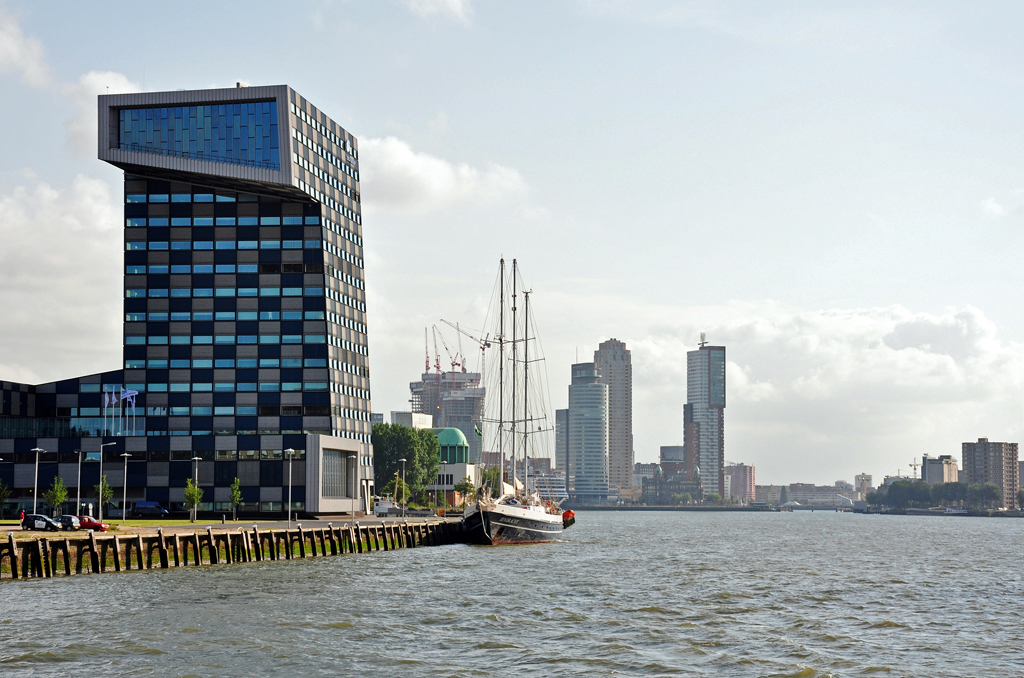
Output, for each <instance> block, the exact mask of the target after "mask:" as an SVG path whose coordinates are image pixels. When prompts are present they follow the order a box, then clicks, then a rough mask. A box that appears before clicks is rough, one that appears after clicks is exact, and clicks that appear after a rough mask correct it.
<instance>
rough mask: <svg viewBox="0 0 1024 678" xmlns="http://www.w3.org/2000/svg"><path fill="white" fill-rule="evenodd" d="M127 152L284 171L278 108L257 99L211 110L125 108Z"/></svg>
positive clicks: (121, 127)
mask: <svg viewBox="0 0 1024 678" xmlns="http://www.w3.org/2000/svg"><path fill="white" fill-rule="evenodd" d="M119 115H120V120H119V126H118V132H119V137H120V142H119V143H120V147H121V148H122V149H125V150H132V151H142V152H144V153H157V154H160V155H173V156H175V157H178V158H195V159H196V160H210V161H213V162H226V163H231V164H235V165H247V166H250V167H266V168H270V169H280V167H281V155H280V148H279V140H278V133H277V106H276V105H275V104H274V102H273V101H256V102H245V103H236V104H214V105H207V106H170V107H159V108H122V109H121V110H120V111H119Z"/></svg>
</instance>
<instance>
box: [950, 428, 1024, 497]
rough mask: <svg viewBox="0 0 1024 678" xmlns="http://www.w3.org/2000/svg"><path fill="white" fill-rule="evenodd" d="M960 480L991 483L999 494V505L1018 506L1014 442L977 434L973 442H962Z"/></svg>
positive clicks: (1016, 460) (972, 482) (1015, 444)
mask: <svg viewBox="0 0 1024 678" xmlns="http://www.w3.org/2000/svg"><path fill="white" fill-rule="evenodd" d="M962 455H963V456H962V461H963V474H962V478H961V479H962V481H963V482H965V483H968V484H971V485H973V484H976V483H977V484H985V483H993V484H994V485H996V486H997V487H999V490H1000V492H1001V494H1002V503H1001V504H1000V505H1001V506H1002V507H1004V508H1007V509H1011V510H1012V509H1015V508H1017V487H1018V485H1019V476H1018V475H1017V474H1018V472H1019V466H1018V463H1019V460H1018V458H1017V443H994V442H989V440H988V438H978V442H976V443H963V446H962Z"/></svg>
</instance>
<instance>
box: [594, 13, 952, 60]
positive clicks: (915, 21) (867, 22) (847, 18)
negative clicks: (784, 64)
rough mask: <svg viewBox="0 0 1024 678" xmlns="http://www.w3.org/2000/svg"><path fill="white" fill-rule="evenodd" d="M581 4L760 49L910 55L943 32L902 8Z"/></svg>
mask: <svg viewBox="0 0 1024 678" xmlns="http://www.w3.org/2000/svg"><path fill="white" fill-rule="evenodd" d="M580 2H581V4H582V5H583V7H584V8H585V9H586V10H588V11H590V12H592V13H595V14H598V15H603V16H611V17H613V18H614V19H616V20H620V21H630V22H635V23H645V24H654V25H660V26H677V27H682V28H701V29H705V30H708V31H712V32H715V33H719V34H722V35H727V36H729V37H731V38H735V39H737V40H743V41H748V42H755V43H761V44H770V45H782V46H796V45H810V46H820V47H826V48H838V49H841V50H844V51H850V52H892V51H902V50H906V49H908V48H909V47H910V46H912V45H913V44H915V43H916V42H917V41H918V40H919V39H920V38H921V37H922V36H925V35H936V34H938V33H939V32H940V31H941V30H942V29H943V27H944V26H943V21H942V19H941V18H940V17H938V16H937V15H935V14H934V13H926V12H921V11H918V10H916V9H915V8H912V7H904V6H899V7H894V6H884V5H881V6H871V5H867V4H860V5H857V4H854V5H850V6H847V7H844V6H833V5H810V6H800V7H794V6H792V5H787V4H785V3H764V4H763V5H761V6H751V5H749V4H748V5H738V4H736V3H732V4H730V3H719V2H710V1H708V0H642V1H641V0H580Z"/></svg>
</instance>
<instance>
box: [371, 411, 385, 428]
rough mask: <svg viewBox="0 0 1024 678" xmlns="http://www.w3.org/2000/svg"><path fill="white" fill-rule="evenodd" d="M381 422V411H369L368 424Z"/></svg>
mask: <svg viewBox="0 0 1024 678" xmlns="http://www.w3.org/2000/svg"><path fill="white" fill-rule="evenodd" d="M383 423H384V413H383V412H371V413H370V426H373V425H374V424H383Z"/></svg>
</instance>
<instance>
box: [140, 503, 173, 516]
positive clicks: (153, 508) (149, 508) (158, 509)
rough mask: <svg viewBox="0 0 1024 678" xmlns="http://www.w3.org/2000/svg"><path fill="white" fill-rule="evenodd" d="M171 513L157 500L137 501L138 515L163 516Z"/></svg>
mask: <svg viewBox="0 0 1024 678" xmlns="http://www.w3.org/2000/svg"><path fill="white" fill-rule="evenodd" d="M169 513H170V512H169V511H168V510H167V509H165V508H164V507H163V506H161V505H160V502H157V501H140V502H136V503H135V515H137V516H154V517H157V518H162V517H164V516H166V515H169Z"/></svg>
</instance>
